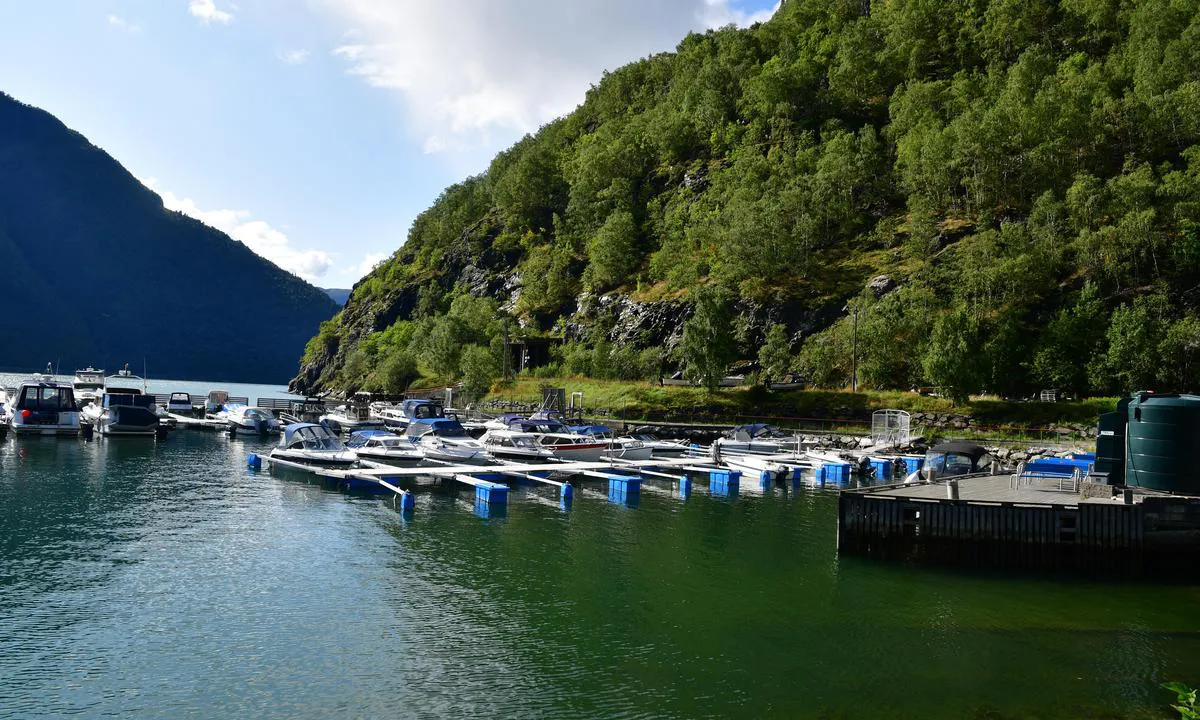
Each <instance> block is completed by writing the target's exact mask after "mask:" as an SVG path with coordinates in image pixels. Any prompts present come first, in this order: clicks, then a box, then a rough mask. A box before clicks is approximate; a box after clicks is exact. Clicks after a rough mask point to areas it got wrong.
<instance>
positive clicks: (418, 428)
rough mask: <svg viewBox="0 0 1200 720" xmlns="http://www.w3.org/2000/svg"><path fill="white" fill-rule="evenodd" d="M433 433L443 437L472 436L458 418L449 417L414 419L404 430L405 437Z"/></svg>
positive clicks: (416, 436)
mask: <svg viewBox="0 0 1200 720" xmlns="http://www.w3.org/2000/svg"><path fill="white" fill-rule="evenodd" d="M429 434H433V435H436V436H438V437H443V438H470V437H471V436H470V435H468V434H467V430H466V428H464V427H463V426H462V423H460V422H459V421H457V420H451V419H449V418H431V419H427V420H414V421H413V422H412V423H411V424H410V425H409V426H408V429H407V430H405V431H404V435H405V437H408V438H412V439H414V440H415V439H417V438H421V437H424V436H425V435H429Z"/></svg>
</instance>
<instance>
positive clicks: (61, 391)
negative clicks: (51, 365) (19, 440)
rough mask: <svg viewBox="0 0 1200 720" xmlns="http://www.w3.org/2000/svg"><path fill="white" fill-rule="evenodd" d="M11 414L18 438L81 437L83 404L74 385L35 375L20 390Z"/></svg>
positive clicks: (13, 402) (16, 395)
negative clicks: (81, 409)
mask: <svg viewBox="0 0 1200 720" xmlns="http://www.w3.org/2000/svg"><path fill="white" fill-rule="evenodd" d="M9 413H10V420H9V422H10V424H11V426H12V430H13V432H14V433H15V434H16V435H17V436H18V437H20V436H30V435H41V436H66V437H72V436H76V435H79V427H80V422H79V420H80V418H79V404H78V403H76V402H75V389H74V388H73V387H72V386H71V384H70V383H66V382H59V381H58V380H52V379H49V378H47V377H45V376H42V375H35V376H34V377H33V378H32V379H30V380H27V381H25V382H23V383H21V386H20V387H19V388H17V391H16V394H15V399H14V400H13V401H12V408H11V409H10V410H9Z"/></svg>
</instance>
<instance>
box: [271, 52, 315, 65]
mask: <svg viewBox="0 0 1200 720" xmlns="http://www.w3.org/2000/svg"><path fill="white" fill-rule="evenodd" d="M308 55H309V53H308V51H307V50H287V51H284V52H280V53H276V55H275V57H277V58H279V61H280V62H282V63H285V64H287V65H303V64H304V61H305V60H308Z"/></svg>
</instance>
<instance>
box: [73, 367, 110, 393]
mask: <svg viewBox="0 0 1200 720" xmlns="http://www.w3.org/2000/svg"><path fill="white" fill-rule="evenodd" d="M103 388H104V371H103V370H97V369H95V368H92V367H89V368H88V369H86V370H76V371H75V389H76V390H78V391H93V392H94V391H96V390H102V389H103Z"/></svg>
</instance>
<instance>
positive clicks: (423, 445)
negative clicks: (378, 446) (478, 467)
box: [404, 418, 493, 464]
mask: <svg viewBox="0 0 1200 720" xmlns="http://www.w3.org/2000/svg"><path fill="white" fill-rule="evenodd" d="M404 436H405V437H406V438H408V439H409V441H410V442H412V443H414V444H415V445H417V446H419V447H420V449H421V452H422V453H424V454H425V458H426V459H428V460H435V461H440V462H448V463H471V464H481V463H490V462H492V460H493V458H492V456H491V455H490V454H488V452H487V450H486V449H485V448H484V446H483V443H481V442H479V441H478V440H476V439H475V438H473V437H471V436H470V435H468V434H467V431H466V430H465V429H464V428H463V426H462V423H460V422H459V421H457V420H454V419H452V418H422V419H413V420H412V422H410V423H409V425H408V429H407V430H405V431H404Z"/></svg>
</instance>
